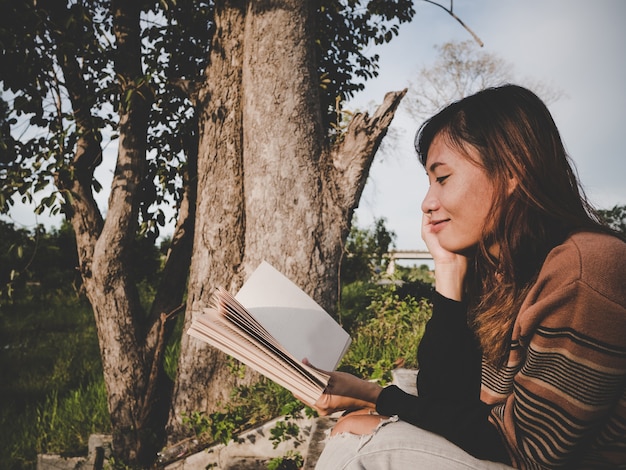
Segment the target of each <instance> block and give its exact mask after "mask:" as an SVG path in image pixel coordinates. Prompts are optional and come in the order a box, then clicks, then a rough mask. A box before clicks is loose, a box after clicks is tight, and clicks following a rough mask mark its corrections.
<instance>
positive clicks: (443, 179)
mask: <svg viewBox="0 0 626 470" xmlns="http://www.w3.org/2000/svg"><path fill="white" fill-rule="evenodd" d="M448 176H450V175H445V176H440V177H438V178H435V181H436V182H437V183H439V184H441V183H443V182H444V181H445V180H446V179H447V178H448Z"/></svg>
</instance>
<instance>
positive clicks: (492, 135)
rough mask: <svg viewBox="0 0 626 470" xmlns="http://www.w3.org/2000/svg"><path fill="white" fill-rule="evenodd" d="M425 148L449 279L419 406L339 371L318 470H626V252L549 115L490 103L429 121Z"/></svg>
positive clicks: (436, 244) (463, 106)
mask: <svg viewBox="0 0 626 470" xmlns="http://www.w3.org/2000/svg"><path fill="white" fill-rule="evenodd" d="M416 149H417V152H418V155H419V157H420V159H421V162H422V164H423V165H424V167H425V169H426V172H427V174H428V178H429V182H430V188H429V190H428V193H427V195H426V197H425V199H424V201H423V203H422V211H423V213H424V215H423V223H422V237H423V239H424V241H425V242H426V244H427V246H428V249H429V251H430V252H431V254H432V255H433V259H434V262H435V278H436V279H435V292H434V294H433V299H432V302H433V316H432V319H431V320H430V321H429V323H428V326H427V328H426V333H425V335H424V338H423V339H422V341H421V343H420V347H419V365H420V371H419V374H418V382H417V385H418V395H419V396H417V397H416V396H411V395H408V394H406V393H404V392H403V391H401V390H400V389H399V388H397V387H395V386H393V385H392V386H388V387H386V388H381V387H380V386H378V385H376V384H373V383H370V382H367V381H364V380H361V379H358V378H356V377H354V376H352V375H349V374H346V373H341V372H332V373H331V379H330V383H329V385H328V387H327V389H326V391H325V393H324V394H323V395H322V397H321V398H320V400H318V402H317V403H315V404H314V406H315V408H316V409H317V410H318V411H319V412H320V413H321V414H323V415H325V414H329V413H333V412H336V411H344V410H346V413H344V414H343V415H342V418H340V420H339V421H338V423H337V424H336V426H335V428H334V429H333V431H332V433H331V437H330V438H329V440H328V441H327V444H326V448H325V450H324V452H323V453H322V455H321V457H320V460H319V462H318V468H332V469H338V468H397V469H402V468H428V469H431V468H433V469H447V468H450V469H457V468H478V469H482V468H494V469H495V468H509V467H510V466H512V467H515V468H555V467H563V468H593V469H598V468H618V467H626V287H625V276H624V272H625V271H624V266H626V243H624V240H622V239H620V237H619V235H618V234H615V233H613V232H612V231H611V230H610V229H609V228H607V227H606V226H604V225H603V224H601V223H600V222H599V221H598V219H597V217H596V216H595V215H594V212H593V210H592V209H591V208H590V206H589V205H588V203H587V202H586V200H585V198H584V195H583V194H582V191H581V190H580V189H579V185H578V182H577V179H576V176H575V174H574V172H573V170H572V168H571V166H570V164H569V161H568V157H567V155H566V152H565V149H564V147H563V144H562V142H561V139H560V136H559V132H558V130H557V128H556V125H555V123H554V121H553V119H552V117H551V115H550V113H549V111H548V110H547V108H546V107H545V105H544V104H543V103H542V101H541V100H540V99H539V98H537V96H535V95H534V94H533V93H532V92H530V91H528V90H526V89H524V88H521V87H518V86H514V85H506V86H503V87H499V88H493V89H487V90H484V91H481V92H479V93H477V94H475V95H473V96H470V97H468V98H465V99H463V100H461V101H458V102H456V103H453V104H452V105H450V106H449V107H447V108H445V109H444V110H442V111H441V112H440V113H438V114H437V115H435V116H434V117H433V118H431V119H430V120H429V121H427V122H426V123H425V124H424V125H423V126H422V127H421V129H420V131H419V132H418V135H417V138H416ZM607 171H608V169H607ZM355 410H357V411H355Z"/></svg>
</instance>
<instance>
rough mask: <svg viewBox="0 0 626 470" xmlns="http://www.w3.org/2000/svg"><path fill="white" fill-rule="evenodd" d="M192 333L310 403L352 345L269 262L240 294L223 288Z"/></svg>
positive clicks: (320, 391)
mask: <svg viewBox="0 0 626 470" xmlns="http://www.w3.org/2000/svg"><path fill="white" fill-rule="evenodd" d="M188 333H189V334H190V335H191V336H193V337H195V338H198V339H201V340H202V341H206V342H207V343H209V344H210V345H212V346H214V347H216V348H218V349H220V350H221V351H223V352H225V353H226V354H228V355H230V356H232V357H234V358H235V359H237V360H239V361H241V362H242V363H244V364H245V365H247V366H249V367H252V368H253V369H254V370H256V371H257V372H259V373H261V374H263V375H265V376H266V377H268V378H269V379H271V380H273V381H274V382H276V383H278V384H279V385H282V386H283V387H285V388H286V389H287V390H289V391H290V392H291V393H293V394H294V395H296V396H297V397H299V398H300V399H302V400H304V401H305V402H307V403H310V404H312V403H315V402H316V401H317V399H318V398H319V397H320V395H321V394H322V393H323V391H324V389H325V388H326V385H327V384H328V375H327V374H324V373H322V372H320V371H318V370H316V369H313V368H311V367H308V366H307V365H305V364H303V363H302V360H303V359H305V358H306V359H308V361H309V362H310V363H311V364H313V365H315V367H317V368H320V369H323V370H334V369H335V368H336V367H337V365H338V364H339V361H340V360H341V358H342V357H343V355H344V354H345V353H346V351H347V349H348V347H349V346H350V336H349V335H348V333H346V332H345V331H344V330H343V329H342V328H341V326H339V324H338V323H337V322H336V321H335V320H334V319H333V318H332V317H331V316H330V315H329V314H328V313H327V312H326V311H325V310H324V309H322V307H320V306H319V305H318V304H317V303H316V302H315V301H314V300H313V299H312V298H311V297H309V296H308V295H307V294H306V293H305V292H304V291H302V290H301V289H300V288H299V287H298V286H296V285H295V284H294V283H293V282H291V281H290V280H289V279H287V278H286V277H285V276H284V275H283V274H281V273H280V272H279V271H277V270H276V269H274V268H273V267H272V266H271V265H270V264H269V263H267V262H265V261H264V262H263V263H261V265H260V266H259V267H258V268H257V269H256V270H255V271H254V273H253V274H252V275H251V276H250V278H249V279H248V280H247V281H246V283H245V284H244V285H243V287H242V288H241V290H240V291H239V292H238V293H237V295H236V296H235V297H233V296H232V295H231V294H229V293H228V292H227V291H225V290H224V289H218V290H217V291H216V292H215V294H214V295H213V297H212V299H211V305H210V306H209V307H208V308H205V309H204V311H203V313H202V314H200V315H198V316H196V318H194V320H193V321H192V324H191V327H190V328H189V330H188Z"/></svg>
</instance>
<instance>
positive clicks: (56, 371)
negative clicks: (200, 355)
mask: <svg viewBox="0 0 626 470" xmlns="http://www.w3.org/2000/svg"><path fill="white" fill-rule="evenodd" d="M344 299H345V300H346V304H345V310H344V311H343V312H342V313H343V318H344V319H346V324H345V325H344V326H345V327H346V328H347V329H348V330H349V332H350V334H351V336H352V338H353V341H352V345H351V347H350V349H349V351H348V353H347V354H346V356H345V358H344V360H343V361H342V363H341V365H340V368H341V369H342V370H346V371H349V372H352V373H354V374H356V375H358V376H360V377H363V378H366V379H375V380H378V381H380V382H381V383H383V384H384V383H386V382H387V381H389V380H390V373H391V370H392V369H393V368H394V367H396V366H398V365H403V366H405V367H415V366H417V358H416V355H417V345H418V344H419V340H420V339H421V336H422V334H423V332H424V325H425V323H426V321H427V320H428V318H429V317H430V307H429V305H428V304H427V303H426V302H425V301H417V300H415V299H414V298H412V297H410V296H405V297H401V296H400V295H399V294H398V292H397V291H396V290H395V289H394V288H393V287H389V286H387V287H384V286H375V285H373V284H367V283H354V285H351V286H348V287H347V288H346V290H345V292H344ZM179 330H180V328H179ZM178 353H179V342H177V341H174V342H172V343H171V344H169V345H168V348H167V353H166V357H165V367H166V370H167V372H168V374H170V375H171V376H173V375H174V374H175V369H176V359H177V357H178ZM233 367H234V369H233V373H237V372H238V371H237V370H236V368H237V367H238V366H237V365H235V363H233ZM0 374H1V377H2V381H1V382H0V403H1V404H0V442H1V443H2V445H1V446H0V462H1V467H2V468H3V469H5V468H6V469H34V468H35V465H36V458H37V454H38V453H57V454H62V455H67V456H72V455H85V454H86V452H87V441H88V439H89V435H90V434H92V433H107V432H110V426H111V425H110V421H109V417H108V411H107V404H106V390H105V385H104V382H103V378H102V367H101V364H100V356H99V350H98V342H97V336H96V330H95V324H94V320H93V316H92V312H91V308H90V306H89V305H88V303H87V302H86V301H85V300H84V299H79V298H77V297H76V296H75V295H74V294H72V293H70V294H68V293H63V292H54V293H50V294H47V295H45V296H44V295H38V294H37V293H36V292H33V293H30V294H29V295H27V296H23V298H22V299H21V300H15V301H12V302H9V301H6V300H3V301H1V303H0ZM301 408H302V405H301V403H299V402H297V401H296V400H295V399H294V398H293V396H292V395H291V394H290V393H289V392H288V391H286V390H285V389H283V388H282V387H279V386H278V385H276V384H274V383H272V382H271V381H269V380H265V379H263V380H261V381H260V382H259V383H257V384H255V385H254V386H252V387H248V388H240V389H237V390H234V391H233V394H232V401H231V402H230V403H229V404H228V405H225V406H224V409H223V412H220V413H216V414H214V415H211V416H206V415H203V414H202V413H195V414H194V413H192V414H190V416H187V417H186V418H185V419H186V421H187V423H188V425H189V426H190V428H192V429H193V430H194V431H195V432H196V434H198V435H203V436H204V437H205V438H206V439H209V440H213V441H227V440H228V439H229V438H230V437H232V436H233V435H234V434H236V433H238V432H239V431H242V430H244V429H246V428H250V427H254V426H257V425H259V424H261V423H263V422H266V421H268V420H270V419H273V418H275V417H276V416H282V415H286V414H290V413H292V412H293V411H294V410H296V409H298V410H300V409H301ZM285 434H288V433H285Z"/></svg>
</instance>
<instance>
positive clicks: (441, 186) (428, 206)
mask: <svg viewBox="0 0 626 470" xmlns="http://www.w3.org/2000/svg"><path fill="white" fill-rule="evenodd" d="M468 153H469V157H470V158H468V157H467V155H464V154H462V153H460V152H459V151H458V150H455V149H453V148H451V147H450V146H449V145H448V144H447V143H446V139H445V138H442V137H441V136H437V137H435V138H434V140H433V142H432V144H431V145H430V148H429V150H428V155H427V158H426V172H427V174H428V181H429V183H430V187H429V189H428V192H427V193H426V197H425V198H424V201H423V202H422V211H423V212H424V213H425V214H427V215H428V217H430V221H431V232H432V233H433V234H435V236H436V237H437V241H438V242H439V245H441V247H442V248H443V249H445V250H447V251H450V252H452V253H459V254H466V253H468V252H469V251H472V250H473V249H474V248H475V247H476V245H477V244H478V242H479V241H480V240H481V238H482V236H483V228H484V226H485V223H486V220H487V215H488V214H489V212H490V210H491V207H492V203H493V199H494V194H495V191H494V187H493V184H492V182H491V181H490V180H489V178H488V177H487V173H486V172H485V170H484V169H483V167H482V166H481V165H480V164H479V162H480V159H479V156H478V154H477V152H476V151H475V150H473V149H471V148H469V152H468ZM472 160H473V161H472Z"/></svg>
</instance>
